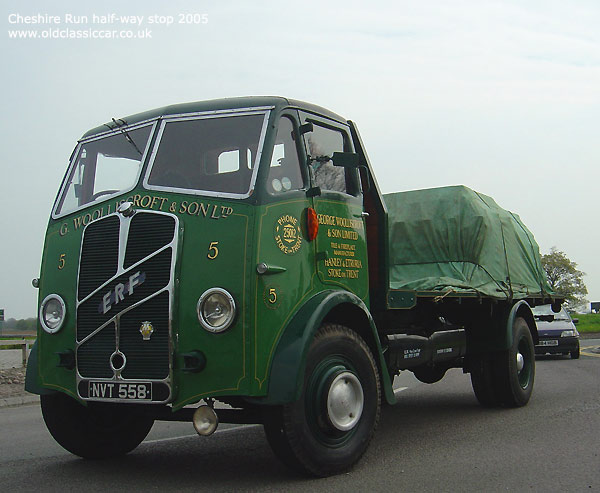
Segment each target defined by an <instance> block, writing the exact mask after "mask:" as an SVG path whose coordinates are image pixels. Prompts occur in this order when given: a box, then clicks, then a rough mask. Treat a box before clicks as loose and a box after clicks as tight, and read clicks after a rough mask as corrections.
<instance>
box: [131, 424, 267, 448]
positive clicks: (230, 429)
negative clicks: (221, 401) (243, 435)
mask: <svg viewBox="0 0 600 493" xmlns="http://www.w3.org/2000/svg"><path fill="white" fill-rule="evenodd" d="M190 424H191V423H190ZM256 426H261V425H243V426H233V427H231V428H225V429H223V430H217V431H215V435H216V434H217V433H228V432H230V431H238V430H241V429H244V428H254V427H256ZM194 437H200V435H198V434H197V433H194V434H191V435H183V436H180V437H168V438H157V439H156V440H144V442H143V443H163V442H174V441H175V440H183V439H184V438H194Z"/></svg>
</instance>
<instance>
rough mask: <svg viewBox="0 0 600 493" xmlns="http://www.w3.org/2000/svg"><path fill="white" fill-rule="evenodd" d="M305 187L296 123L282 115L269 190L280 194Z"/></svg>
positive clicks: (270, 170) (272, 161)
mask: <svg viewBox="0 0 600 493" xmlns="http://www.w3.org/2000/svg"><path fill="white" fill-rule="evenodd" d="M303 187H304V178H303V176H302V171H301V168H300V161H299V159H298V149H297V147H296V140H295V134H294V125H293V123H292V120H290V119H289V118H288V117H286V116H282V117H281V118H280V120H279V127H278V129H277V137H276V138H275V145H274V146H273V155H272V157H271V164H270V166H269V176H268V178H267V190H268V191H269V193H270V194H272V195H278V194H281V193H284V192H287V191H289V190H300V189H301V188H303Z"/></svg>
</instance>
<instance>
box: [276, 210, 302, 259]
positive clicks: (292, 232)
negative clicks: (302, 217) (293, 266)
mask: <svg viewBox="0 0 600 493" xmlns="http://www.w3.org/2000/svg"><path fill="white" fill-rule="evenodd" d="M275 243H277V246H278V247H279V249H280V250H281V251H282V252H283V253H285V254H286V255H292V254H294V253H296V252H297V251H298V250H300V247H301V246H302V232H301V231H300V221H299V220H298V219H297V218H296V217H294V216H292V215H290V214H284V215H283V216H281V217H280V218H279V219H277V221H275Z"/></svg>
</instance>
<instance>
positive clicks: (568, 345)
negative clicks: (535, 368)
mask: <svg viewBox="0 0 600 493" xmlns="http://www.w3.org/2000/svg"><path fill="white" fill-rule="evenodd" d="M578 347H579V337H560V336H557V337H552V336H545V337H540V342H539V344H537V345H536V346H535V354H563V353H570V352H571V351H575V350H576V349H577V348H578Z"/></svg>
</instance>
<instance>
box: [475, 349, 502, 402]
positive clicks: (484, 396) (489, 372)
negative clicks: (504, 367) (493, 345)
mask: <svg viewBox="0 0 600 493" xmlns="http://www.w3.org/2000/svg"><path fill="white" fill-rule="evenodd" d="M494 359H495V358H494V354H493V353H483V354H477V355H474V356H472V357H471V360H470V371H471V385H472V386H473V391H474V392H475V397H476V398H477V400H478V401H479V404H481V405H482V406H483V407H496V406H499V405H500V398H499V397H498V394H497V392H496V383H495V380H494V373H493V367H494Z"/></svg>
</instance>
